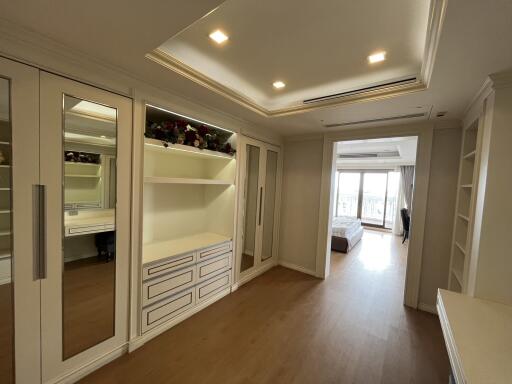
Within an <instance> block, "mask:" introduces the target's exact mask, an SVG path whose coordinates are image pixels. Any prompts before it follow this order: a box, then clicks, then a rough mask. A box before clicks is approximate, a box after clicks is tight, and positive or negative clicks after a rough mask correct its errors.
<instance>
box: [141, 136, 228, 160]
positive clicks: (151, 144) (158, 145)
mask: <svg viewBox="0 0 512 384" xmlns="http://www.w3.org/2000/svg"><path fill="white" fill-rule="evenodd" d="M144 148H145V149H147V150H151V151H160V152H167V153H180V154H183V155H188V156H194V157H204V156H208V157H211V158H216V159H223V160H233V159H235V156H231V155H228V154H227V153H222V152H217V151H211V150H209V149H199V148H195V147H191V146H189V145H183V144H171V143H169V144H168V147H165V146H164V145H163V142H162V141H160V140H155V139H148V138H144Z"/></svg>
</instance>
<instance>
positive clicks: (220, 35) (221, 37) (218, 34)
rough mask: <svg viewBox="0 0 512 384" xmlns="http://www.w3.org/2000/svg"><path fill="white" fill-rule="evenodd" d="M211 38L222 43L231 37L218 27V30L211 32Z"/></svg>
mask: <svg viewBox="0 0 512 384" xmlns="http://www.w3.org/2000/svg"><path fill="white" fill-rule="evenodd" d="M210 39H212V40H213V41H215V42H216V43H217V44H222V43H224V42H225V41H226V40H227V39H229V37H228V36H227V35H226V34H225V33H224V32H222V31H221V30H220V29H217V30H216V31H213V32H212V33H210Z"/></svg>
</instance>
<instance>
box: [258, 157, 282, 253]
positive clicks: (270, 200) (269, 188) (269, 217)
mask: <svg viewBox="0 0 512 384" xmlns="http://www.w3.org/2000/svg"><path fill="white" fill-rule="evenodd" d="M277 158H278V155H277V152H275V151H271V150H268V151H267V167H266V169H265V203H264V205H263V206H264V210H263V211H264V214H263V240H262V247H261V260H266V259H269V258H271V257H272V256H273V254H272V252H273V248H274V213H275V209H276V188H277Z"/></svg>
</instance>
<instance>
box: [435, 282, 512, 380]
mask: <svg viewBox="0 0 512 384" xmlns="http://www.w3.org/2000/svg"><path fill="white" fill-rule="evenodd" d="M437 309H438V313H439V320H440V321H441V326H442V328H443V334H444V337H445V341H446V345H447V348H448V353H449V355H450V362H451V364H452V369H453V371H454V372H453V373H454V376H455V379H456V380H457V384H501V383H503V384H505V383H506V384H510V383H512V306H508V305H504V304H499V303H495V302H491V301H487V300H482V299H477V298H473V297H470V296H467V295H462V294H460V293H455V292H451V291H446V290H443V289H440V290H439V292H438V298H437Z"/></svg>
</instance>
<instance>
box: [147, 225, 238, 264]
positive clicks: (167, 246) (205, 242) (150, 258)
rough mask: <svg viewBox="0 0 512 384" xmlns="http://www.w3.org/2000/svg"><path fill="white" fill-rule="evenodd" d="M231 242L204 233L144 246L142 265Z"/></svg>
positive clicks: (226, 237) (213, 234)
mask: <svg viewBox="0 0 512 384" xmlns="http://www.w3.org/2000/svg"><path fill="white" fill-rule="evenodd" d="M229 240H231V237H228V236H224V235H219V234H217V233H212V232H202V233H197V234H193V235H189V236H183V237H180V238H176V239H172V240H164V241H155V242H152V243H148V244H144V246H143V250H142V263H143V264H147V263H151V262H155V261H158V260H161V259H164V258H167V257H172V256H177V255H180V254H183V253H187V252H191V251H193V250H196V249H199V248H206V247H209V246H212V245H215V244H220V243H223V242H226V241H229Z"/></svg>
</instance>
